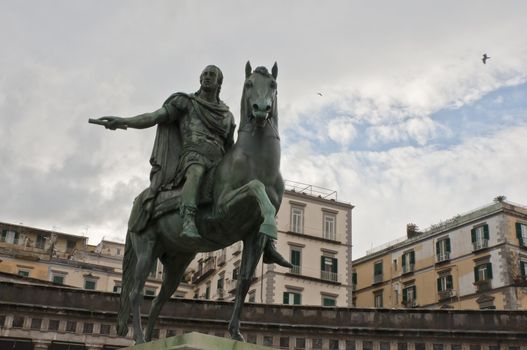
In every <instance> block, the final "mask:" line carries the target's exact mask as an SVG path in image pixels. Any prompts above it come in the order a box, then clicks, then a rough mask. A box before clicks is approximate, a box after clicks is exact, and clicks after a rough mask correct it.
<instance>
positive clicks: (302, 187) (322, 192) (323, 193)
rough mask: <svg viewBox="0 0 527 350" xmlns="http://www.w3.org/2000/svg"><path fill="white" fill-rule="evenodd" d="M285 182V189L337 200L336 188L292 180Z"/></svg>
mask: <svg viewBox="0 0 527 350" xmlns="http://www.w3.org/2000/svg"><path fill="white" fill-rule="evenodd" d="M284 184H285V189H286V190H287V191H291V192H298V193H302V194H306V195H309V196H313V197H317V198H322V199H327V200H335V201H336V200H337V191H335V190H330V189H327V188H324V187H319V186H314V185H310V184H305V183H302V182H296V181H292V180H285V181H284Z"/></svg>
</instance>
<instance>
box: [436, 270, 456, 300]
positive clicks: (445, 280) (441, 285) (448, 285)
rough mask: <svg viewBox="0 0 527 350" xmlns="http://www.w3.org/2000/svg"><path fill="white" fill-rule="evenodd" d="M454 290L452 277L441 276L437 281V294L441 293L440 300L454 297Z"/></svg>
mask: <svg viewBox="0 0 527 350" xmlns="http://www.w3.org/2000/svg"><path fill="white" fill-rule="evenodd" d="M452 289H453V282H452V275H443V276H439V278H438V279H437V292H438V293H439V299H442V298H446V297H450V296H452Z"/></svg>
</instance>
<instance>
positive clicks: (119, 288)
mask: <svg viewBox="0 0 527 350" xmlns="http://www.w3.org/2000/svg"><path fill="white" fill-rule="evenodd" d="M114 283H115V284H114V286H113V290H112V291H113V292H114V293H121V291H122V290H123V286H121V282H117V281H116V282H114Z"/></svg>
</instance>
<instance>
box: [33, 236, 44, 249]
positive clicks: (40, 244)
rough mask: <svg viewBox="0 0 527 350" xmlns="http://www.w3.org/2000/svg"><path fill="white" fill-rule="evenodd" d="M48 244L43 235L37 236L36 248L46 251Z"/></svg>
mask: <svg viewBox="0 0 527 350" xmlns="http://www.w3.org/2000/svg"><path fill="white" fill-rule="evenodd" d="M45 244H46V238H45V237H44V235H43V234H39V235H37V242H36V243H35V247H36V248H38V249H44V246H45Z"/></svg>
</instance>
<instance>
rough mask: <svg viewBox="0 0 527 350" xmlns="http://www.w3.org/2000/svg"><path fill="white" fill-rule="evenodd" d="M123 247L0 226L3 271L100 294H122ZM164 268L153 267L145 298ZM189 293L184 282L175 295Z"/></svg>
mask: <svg viewBox="0 0 527 350" xmlns="http://www.w3.org/2000/svg"><path fill="white" fill-rule="evenodd" d="M123 255H124V244H122V243H118V242H111V241H107V240H102V241H101V242H100V243H99V244H97V245H90V244H88V237H84V236H77V235H71V234H66V233H61V232H56V231H52V230H44V229H39V228H33V227H27V226H23V225H15V224H8V223H0V272H6V273H13V274H18V275H20V276H24V277H31V278H36V279H40V280H44V281H50V282H53V283H55V284H59V285H65V286H70V287H75V288H83V289H87V290H96V291H101V292H114V293H118V292H120V291H121V275H122V259H123ZM162 275H163V266H162V264H160V263H159V262H158V263H157V264H156V265H155V266H154V268H153V269H152V272H151V274H150V276H149V278H148V280H147V282H146V284H145V289H144V293H145V295H156V294H157V293H158V291H159V289H160V286H161V280H162ZM189 293H190V287H189V285H188V284H187V283H182V284H181V288H180V289H178V291H177V292H176V294H175V296H180V297H184V296H187V295H188V294H189Z"/></svg>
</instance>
